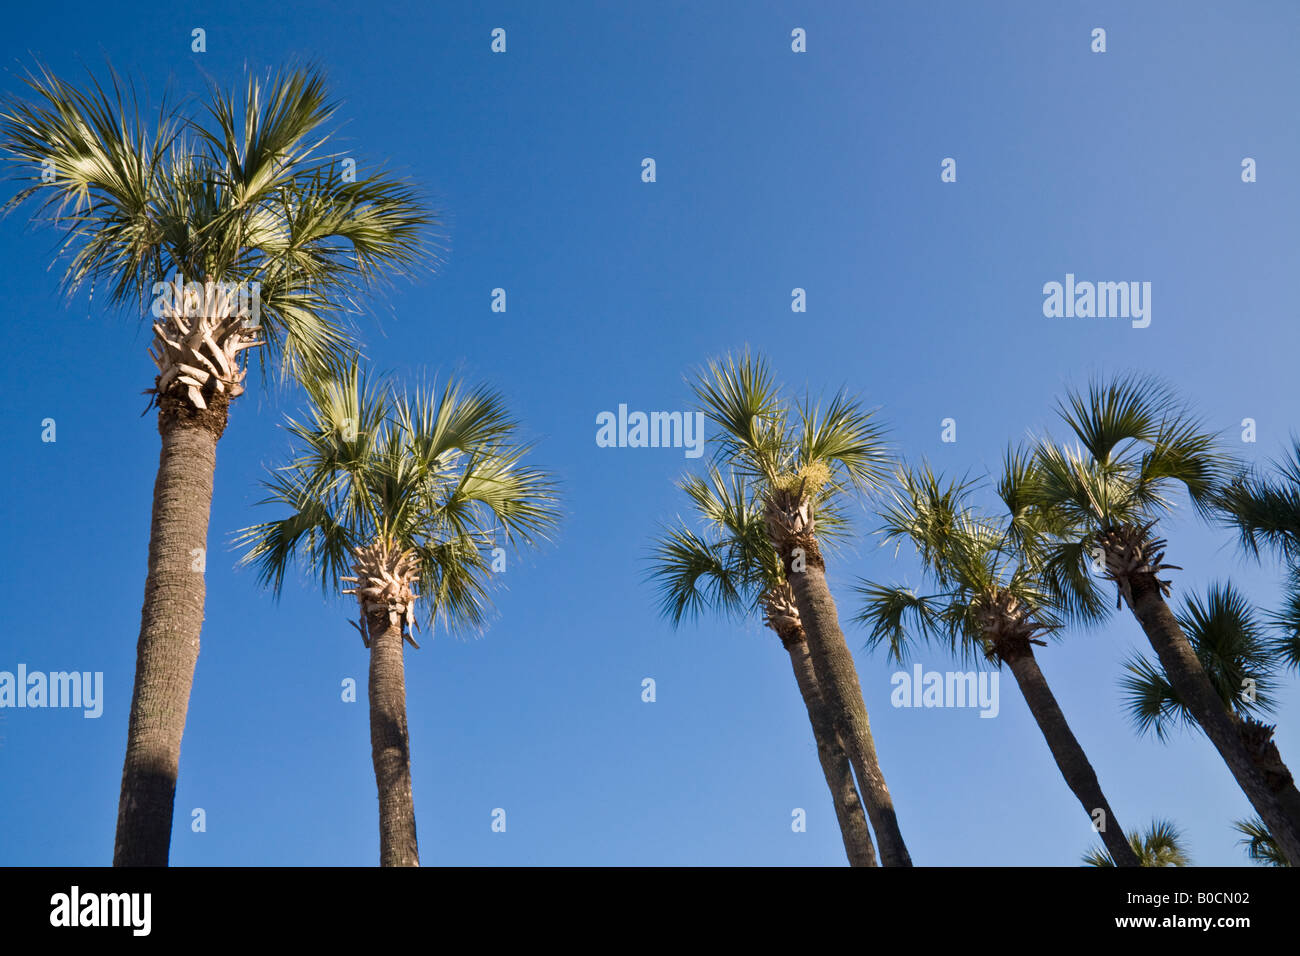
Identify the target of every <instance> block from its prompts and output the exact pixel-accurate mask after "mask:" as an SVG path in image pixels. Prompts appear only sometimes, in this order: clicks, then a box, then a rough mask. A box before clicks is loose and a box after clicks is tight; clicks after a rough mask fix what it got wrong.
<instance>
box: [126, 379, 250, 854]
mask: <svg viewBox="0 0 1300 956" xmlns="http://www.w3.org/2000/svg"><path fill="white" fill-rule="evenodd" d="M160 405H161V407H160V409H159V412H158V431H159V433H160V434H161V436H162V451H161V453H160V455H159V460H158V474H157V477H156V478H155V480H154V489H153V520H152V524H151V527H150V532H149V565H148V574H147V576H146V578H145V586H144V607H143V609H142V611H141V615H140V636H139V639H138V641H137V643H136V663H135V686H134V689H133V691H132V693H131V719H130V724H129V727H128V729H127V740H126V759H125V760H124V762H123V765H122V790H121V795H120V797H119V800H118V807H117V834H116V837H115V839H114V844H113V865H114V866H166V865H167V855H168V851H169V849H170V846H171V834H172V809H173V803H174V802H175V797H176V778H177V774H178V772H179V769H180V757H181V737H182V736H183V735H184V733H185V716H186V713H187V711H188V710H189V703H190V689H191V687H192V686H193V683H194V667H195V664H196V663H197V661H198V657H199V632H200V630H201V629H202V627H203V601H204V596H205V588H204V580H203V575H204V572H203V568H204V566H205V563H206V554H207V546H208V518H209V515H210V513H211V510H212V479H213V474H214V472H215V471H216V464H217V441H218V439H219V438H220V437H221V434H222V432H223V431H224V430H225V425H226V413H227V403H226V402H225V401H221V400H218V401H214V402H213V403H212V404H211V405H210V407H209V408H207V409H204V410H196V409H193V408H191V407H187V406H185V405H184V404H182V403H180V402H178V401H176V400H174V399H172V398H168V397H164V398H163V399H162V401H161V403H160Z"/></svg>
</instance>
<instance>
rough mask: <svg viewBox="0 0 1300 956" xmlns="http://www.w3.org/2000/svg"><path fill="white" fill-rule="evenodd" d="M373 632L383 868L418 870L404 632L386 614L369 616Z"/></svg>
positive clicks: (374, 748)
mask: <svg viewBox="0 0 1300 956" xmlns="http://www.w3.org/2000/svg"><path fill="white" fill-rule="evenodd" d="M366 624H367V628H368V630H369V632H370V685H369V694H370V756H371V759H372V761H373V762H374V765H375V784H376V786H377V787H378V788H379V865H380V866H419V865H420V851H419V847H418V845H417V843H416V838H415V800H414V797H413V796H412V794H411V749H410V735H409V733H408V731H407V727H406V674H405V669H404V666H403V662H402V642H403V638H402V626H401V623H400V621H399V622H396V623H394V622H391V621H390V619H389V616H388V614H387V612H383V611H381V612H378V613H371V614H368V615H366Z"/></svg>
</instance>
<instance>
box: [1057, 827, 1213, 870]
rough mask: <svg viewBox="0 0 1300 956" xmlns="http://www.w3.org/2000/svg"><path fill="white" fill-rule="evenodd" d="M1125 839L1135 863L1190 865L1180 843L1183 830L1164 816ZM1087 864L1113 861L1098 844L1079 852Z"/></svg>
mask: <svg viewBox="0 0 1300 956" xmlns="http://www.w3.org/2000/svg"><path fill="white" fill-rule="evenodd" d="M1128 842H1129V845H1130V847H1131V850H1130V852H1131V853H1133V854H1134V855H1135V856H1136V858H1137V860H1138V865H1139V866H1191V865H1192V861H1191V858H1190V857H1189V856H1188V855H1187V850H1186V848H1185V846H1184V838H1183V833H1182V831H1181V830H1179V829H1178V827H1176V826H1174V825H1173V824H1172V823H1170V822H1169V821H1168V820H1154V821H1152V823H1151V826H1150V827H1148V828H1147V831H1146V833H1139V832H1138V831H1136V830H1134V831H1133V832H1132V833H1130V834H1129V835H1128ZM1083 862H1084V863H1086V864H1088V866H1114V865H1115V861H1114V860H1113V859H1111V856H1110V854H1108V853H1107V852H1106V851H1105V850H1103V849H1102V848H1101V847H1094V848H1093V849H1092V850H1090V851H1088V852H1087V853H1085V854H1084V856H1083Z"/></svg>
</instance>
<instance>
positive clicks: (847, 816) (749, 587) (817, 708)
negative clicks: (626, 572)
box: [650, 466, 876, 866]
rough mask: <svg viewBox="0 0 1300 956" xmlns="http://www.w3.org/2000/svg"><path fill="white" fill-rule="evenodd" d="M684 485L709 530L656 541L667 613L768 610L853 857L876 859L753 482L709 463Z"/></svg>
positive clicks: (655, 572)
mask: <svg viewBox="0 0 1300 956" xmlns="http://www.w3.org/2000/svg"><path fill="white" fill-rule="evenodd" d="M678 487H680V488H681V489H682V491H684V492H685V493H686V495H687V497H688V498H689V499H690V500H691V503H692V505H693V507H694V510H695V511H696V513H697V515H698V517H699V518H700V519H701V522H702V524H703V525H704V529H705V533H704V534H703V535H701V534H698V533H696V532H695V531H693V530H692V529H691V528H690V527H688V526H687V525H686V524H685V523H682V524H681V525H680V526H679V527H674V528H669V529H665V530H664V532H663V535H662V536H661V537H660V538H659V540H658V541H656V543H655V545H654V550H653V556H652V560H653V562H654V563H653V566H652V569H651V573H650V577H651V579H652V580H654V581H656V582H657V583H658V590H659V595H660V609H661V611H662V613H663V615H664V616H665V617H667V618H668V619H669V620H670V621H671V622H672V624H673V626H674V627H676V626H678V625H679V624H681V622H682V621H683V620H684V619H685V618H687V617H691V618H695V617H698V616H699V614H700V612H701V611H704V610H709V611H714V612H718V613H723V614H734V615H737V616H746V615H748V614H751V613H752V612H753V611H755V610H760V609H761V610H762V612H763V620H764V623H766V624H767V626H768V627H769V628H771V629H772V631H774V632H775V633H776V636H777V637H778V638H779V639H780V641H781V645H782V646H783V647H784V648H785V650H786V652H787V653H788V654H789V655H790V664H791V666H792V667H793V668H794V676H795V682H796V684H797V685H798V687H799V693H800V695H801V696H802V697H803V702H804V707H805V709H806V710H807V711H808V720H809V721H810V723H811V724H812V729H813V737H814V739H815V740H816V742H817V758H818V760H819V761H820V763H821V766H822V773H823V774H824V776H825V777H826V786H827V787H828V788H830V791H831V799H832V801H833V803H834V806H835V816H836V819H837V820H838V821H839V825H840V836H841V837H842V838H843V840H844V851H845V853H846V854H847V855H848V858H849V863H850V865H852V866H875V865H876V852H875V848H874V847H873V846H872V843H871V831H870V830H869V829H868V827H867V819H866V816H865V815H864V813H863V810H862V801H861V799H860V798H859V796H858V790H857V787H856V785H855V784H854V782H853V770H852V768H851V767H850V764H849V760H848V757H847V756H845V753H844V745H843V742H842V741H841V740H840V736H839V734H838V733H836V731H835V726H834V722H833V721H832V719H831V715H830V713H829V711H828V710H827V707H826V702H825V699H824V696H823V694H822V692H821V689H820V686H819V685H818V683H817V675H816V673H815V672H814V670H813V666H812V657H811V656H810V655H809V652H808V641H807V635H806V634H805V633H804V629H803V625H802V623H801V622H800V619H799V609H798V607H796V606H795V602H794V595H793V593H792V592H791V590H790V585H789V584H788V583H787V582H786V580H785V577H784V575H783V574H782V573H781V562H780V560H779V559H778V558H777V556H776V552H774V551H773V550H772V546H771V544H770V542H769V541H768V539H767V529H766V526H765V525H764V522H763V510H762V506H761V503H760V502H759V500H758V498H757V496H756V495H755V494H754V492H753V486H752V485H751V484H750V483H749V482H746V481H745V479H744V478H743V477H741V476H739V475H736V474H734V473H732V474H731V475H730V476H729V477H724V476H723V474H722V472H721V471H719V470H718V469H717V468H716V467H713V466H710V467H709V469H708V472H707V476H706V477H703V478H702V477H699V476H689V477H686V478H683V479H682V480H681V481H680V482H679V483H678Z"/></svg>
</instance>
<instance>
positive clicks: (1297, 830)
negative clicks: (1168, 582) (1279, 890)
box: [1129, 574, 1300, 866]
mask: <svg viewBox="0 0 1300 956" xmlns="http://www.w3.org/2000/svg"><path fill="white" fill-rule="evenodd" d="M1129 589H1130V593H1131V595H1132V596H1131V598H1130V599H1129V606H1130V608H1131V610H1132V611H1133V616H1134V617H1136V618H1137V620H1138V623H1139V624H1140V625H1142V630H1143V631H1144V632H1145V633H1146V636H1147V640H1148V641H1150V643H1151V647H1152V649H1153V650H1154V651H1155V652H1156V655H1157V656H1158V657H1159V658H1160V664H1161V666H1162V667H1163V668H1164V671H1165V674H1166V676H1167V677H1168V678H1169V683H1170V684H1172V685H1173V688H1174V690H1175V691H1177V692H1178V696H1179V697H1180V698H1181V699H1182V700H1183V702H1184V703H1185V704H1186V705H1187V708H1188V710H1190V711H1191V712H1192V716H1193V717H1195V718H1196V722H1197V723H1198V724H1200V726H1201V729H1202V730H1204V731H1205V735H1206V736H1207V737H1209V738H1210V741H1211V743H1213V744H1214V746H1215V749H1217V750H1218V751H1219V754H1220V756H1222V757H1223V760H1224V762H1225V763H1226V764H1227V765H1228V769H1229V770H1231V771H1232V774H1233V776H1234V777H1235V778H1236V780H1237V783H1238V784H1239V785H1240V786H1241V789H1242V791H1243V792H1244V793H1245V794H1246V796H1247V797H1248V798H1249V800H1250V803H1251V805H1252V806H1253V807H1254V808H1255V811H1256V812H1257V813H1258V814H1259V815H1260V817H1261V818H1262V819H1263V820H1264V824H1265V825H1266V826H1267V827H1268V829H1269V831H1270V832H1271V833H1272V835H1273V839H1274V840H1276V841H1277V844H1278V846H1279V847H1280V848H1281V850H1282V852H1283V853H1284V854H1285V855H1286V858H1287V859H1288V860H1290V861H1291V864H1292V865H1293V866H1296V865H1300V819H1297V818H1295V817H1293V816H1292V815H1290V814H1288V813H1287V811H1286V808H1287V807H1295V806H1297V804H1300V798H1297V796H1296V794H1295V789H1296V787H1295V782H1294V780H1292V779H1291V777H1290V774H1289V773H1287V774H1286V775H1285V777H1284V778H1281V779H1279V778H1275V779H1274V787H1273V788H1270V786H1269V783H1268V782H1267V781H1266V779H1265V776H1264V774H1263V773H1262V772H1261V770H1260V768H1259V767H1258V766H1256V764H1255V762H1254V760H1253V759H1252V758H1251V755H1250V752H1249V750H1248V749H1247V747H1246V745H1245V743H1244V742H1243V740H1242V737H1241V721H1240V720H1238V719H1237V718H1236V717H1235V716H1234V715H1232V714H1231V713H1230V712H1229V711H1228V709H1227V708H1226V707H1224V705H1223V701H1222V700H1220V698H1219V695H1218V694H1217V693H1215V690H1214V686H1213V685H1212V684H1211V683H1210V679H1209V677H1207V676H1206V674H1205V670H1204V668H1202V666H1201V662H1200V660H1199V659H1198V658H1197V656H1196V652H1195V651H1194V650H1193V649H1192V646H1191V643H1190V642H1189V641H1188V640H1187V637H1186V635H1185V634H1183V630H1182V628H1181V627H1180V626H1179V624H1178V619H1177V618H1176V617H1174V614H1173V612H1172V611H1171V610H1170V609H1169V605H1168V604H1167V603H1165V599H1164V595H1163V594H1162V593H1161V590H1160V585H1159V584H1158V583H1157V581H1156V579H1155V575H1154V574H1135V575H1133V576H1132V577H1131V578H1130V579H1129Z"/></svg>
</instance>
